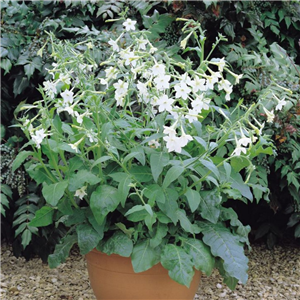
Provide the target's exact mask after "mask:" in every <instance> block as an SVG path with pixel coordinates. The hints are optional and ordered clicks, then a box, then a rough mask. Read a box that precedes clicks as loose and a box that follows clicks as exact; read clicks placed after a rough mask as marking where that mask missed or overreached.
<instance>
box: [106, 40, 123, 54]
mask: <svg viewBox="0 0 300 300" xmlns="http://www.w3.org/2000/svg"><path fill="white" fill-rule="evenodd" d="M108 44H109V45H111V46H112V48H113V51H116V52H119V51H120V48H119V46H118V42H117V41H114V40H113V39H110V40H109V41H108Z"/></svg>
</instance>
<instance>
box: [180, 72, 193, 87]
mask: <svg viewBox="0 0 300 300" xmlns="http://www.w3.org/2000/svg"><path fill="white" fill-rule="evenodd" d="M181 82H184V83H185V84H188V85H189V86H192V85H193V81H192V80H191V77H190V76H189V74H188V73H184V74H183V75H182V76H181Z"/></svg>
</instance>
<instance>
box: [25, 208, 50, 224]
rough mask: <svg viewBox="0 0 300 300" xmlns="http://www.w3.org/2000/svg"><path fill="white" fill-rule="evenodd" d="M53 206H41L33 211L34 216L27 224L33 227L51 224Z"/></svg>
mask: <svg viewBox="0 0 300 300" xmlns="http://www.w3.org/2000/svg"><path fill="white" fill-rule="evenodd" d="M53 214H54V208H52V207H50V206H43V207H42V208H41V209H39V210H38V211H37V212H36V213H35V217H34V218H33V219H32V220H31V221H30V223H29V224H28V225H29V226H33V227H42V226H47V225H50V224H52V222H53Z"/></svg>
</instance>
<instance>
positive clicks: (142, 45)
mask: <svg viewBox="0 0 300 300" xmlns="http://www.w3.org/2000/svg"><path fill="white" fill-rule="evenodd" d="M147 43H148V41H147V40H145V39H144V38H142V39H138V46H139V50H146V45H147Z"/></svg>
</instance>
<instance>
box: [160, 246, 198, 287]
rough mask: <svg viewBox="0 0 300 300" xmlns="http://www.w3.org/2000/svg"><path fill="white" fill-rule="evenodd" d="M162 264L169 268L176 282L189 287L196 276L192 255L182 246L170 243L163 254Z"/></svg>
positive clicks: (170, 274)
mask: <svg viewBox="0 0 300 300" xmlns="http://www.w3.org/2000/svg"><path fill="white" fill-rule="evenodd" d="M161 264H162V266H163V267H164V268H165V269H167V270H169V276H170V277H171V278H172V279H173V280H175V281H176V282H178V283H180V284H183V285H185V286H187V287H189V286H190V283H191V281H192V279H193V276H194V273H195V272H194V269H193V263H192V257H191V256H190V255H189V254H187V253H186V252H185V251H184V250H183V249H182V248H181V247H179V246H176V245H173V244H172V245H171V244H168V245H166V246H165V247H164V250H163V253H162V255H161Z"/></svg>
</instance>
